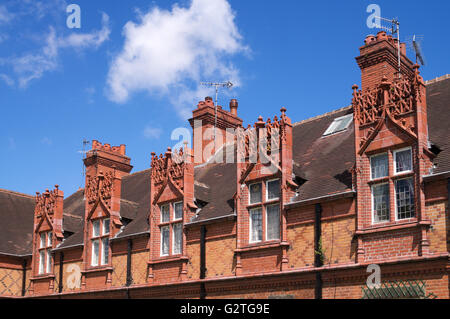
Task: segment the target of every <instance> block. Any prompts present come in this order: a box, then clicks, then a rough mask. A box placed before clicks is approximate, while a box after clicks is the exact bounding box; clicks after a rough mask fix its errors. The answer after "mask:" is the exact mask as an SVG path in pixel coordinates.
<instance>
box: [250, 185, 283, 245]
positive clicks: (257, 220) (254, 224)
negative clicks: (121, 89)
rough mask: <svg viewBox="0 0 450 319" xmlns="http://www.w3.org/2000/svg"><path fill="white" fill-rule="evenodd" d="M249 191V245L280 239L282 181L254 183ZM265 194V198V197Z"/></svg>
mask: <svg viewBox="0 0 450 319" xmlns="http://www.w3.org/2000/svg"><path fill="white" fill-rule="evenodd" d="M248 190H249V204H250V208H249V228H250V229H249V243H251V244H253V243H259V242H262V241H273V240H279V239H280V205H279V204H278V203H276V201H278V200H279V199H280V180H279V179H274V180H269V181H266V182H259V183H253V184H250V185H249V186H248ZM263 194H264V196H263Z"/></svg>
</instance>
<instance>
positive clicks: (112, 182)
mask: <svg viewBox="0 0 450 319" xmlns="http://www.w3.org/2000/svg"><path fill="white" fill-rule="evenodd" d="M84 164H85V165H86V186H85V197H86V212H85V213H86V220H85V222H86V223H87V222H88V219H89V218H95V217H96V216H97V215H101V214H102V212H101V210H98V209H97V210H96V211H95V214H93V213H94V212H93V209H94V208H95V207H100V206H101V205H100V206H97V204H98V203H99V201H100V200H101V201H102V203H103V205H106V206H107V207H108V214H109V215H110V217H111V220H112V222H113V225H114V226H115V227H113V228H112V229H111V233H112V234H114V233H115V232H117V231H118V230H119V228H120V226H121V223H120V198H121V187H122V177H124V176H127V175H128V174H129V173H130V171H131V169H132V168H133V166H131V165H130V158H129V157H127V156H126V155H125V145H123V144H122V145H120V146H111V145H110V144H102V143H100V142H99V141H96V140H93V141H92V149H91V150H90V151H89V152H88V153H87V154H86V158H85V159H84ZM86 227H87V226H86ZM86 229H87V228H86Z"/></svg>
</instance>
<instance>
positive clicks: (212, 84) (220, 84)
mask: <svg viewBox="0 0 450 319" xmlns="http://www.w3.org/2000/svg"><path fill="white" fill-rule="evenodd" d="M200 84H201V85H204V86H209V87H214V88H215V89H216V100H215V102H214V145H216V127H217V98H218V95H219V88H227V89H231V88H232V87H233V83H231V82H230V81H227V82H201V83H200Z"/></svg>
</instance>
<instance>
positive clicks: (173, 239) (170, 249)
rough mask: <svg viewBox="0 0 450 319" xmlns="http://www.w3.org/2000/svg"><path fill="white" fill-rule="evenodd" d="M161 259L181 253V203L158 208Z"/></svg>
mask: <svg viewBox="0 0 450 319" xmlns="http://www.w3.org/2000/svg"><path fill="white" fill-rule="evenodd" d="M160 212H161V224H160V233H161V253H160V255H161V257H168V256H170V255H181V254H182V253H183V202H175V203H170V204H164V205H161V206H160Z"/></svg>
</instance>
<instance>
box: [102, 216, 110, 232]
mask: <svg viewBox="0 0 450 319" xmlns="http://www.w3.org/2000/svg"><path fill="white" fill-rule="evenodd" d="M109 227H110V219H109V218H106V219H104V220H103V235H108V234H109Z"/></svg>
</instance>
